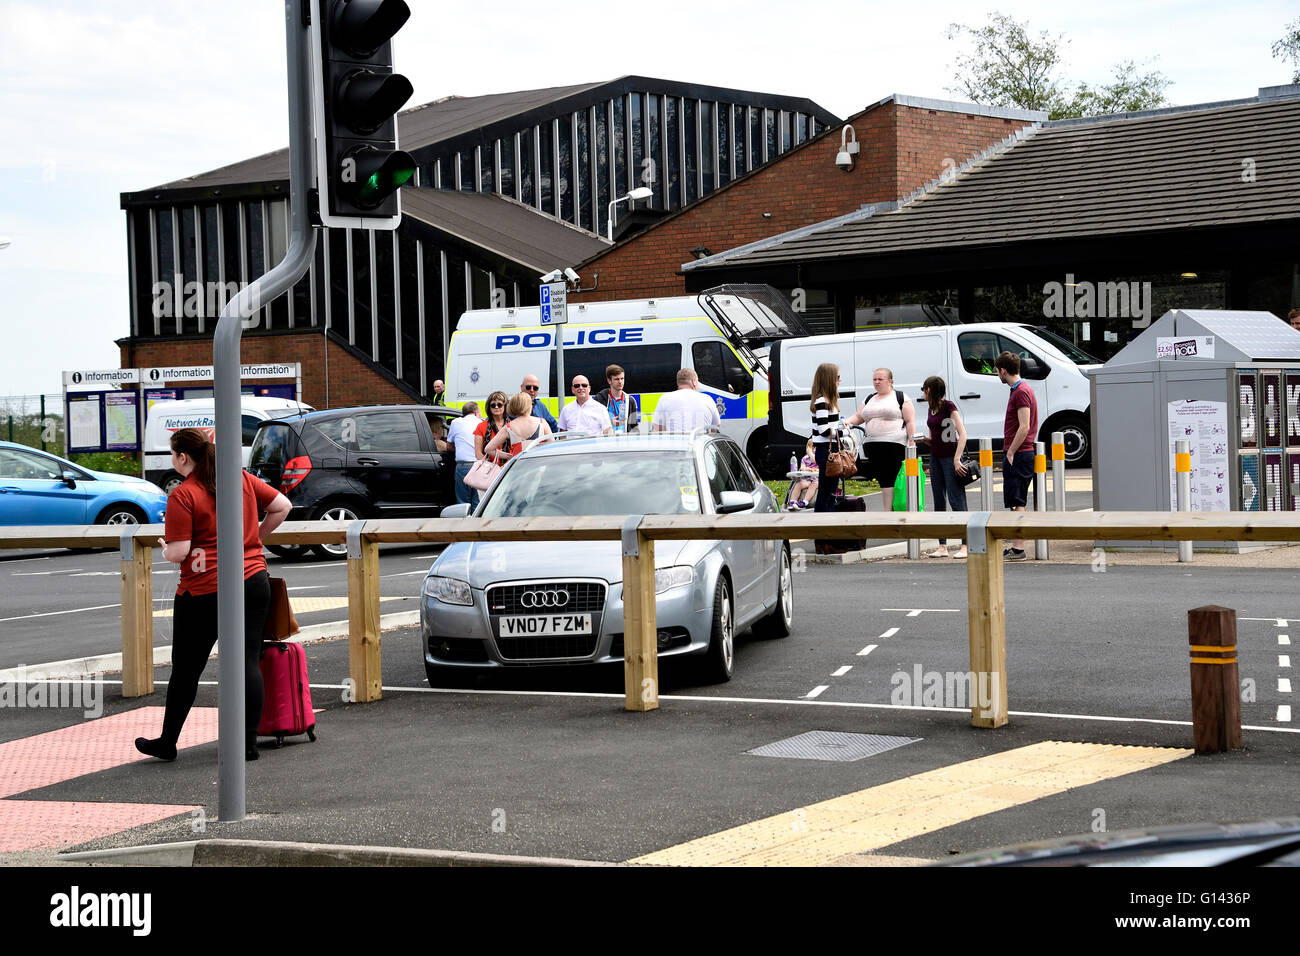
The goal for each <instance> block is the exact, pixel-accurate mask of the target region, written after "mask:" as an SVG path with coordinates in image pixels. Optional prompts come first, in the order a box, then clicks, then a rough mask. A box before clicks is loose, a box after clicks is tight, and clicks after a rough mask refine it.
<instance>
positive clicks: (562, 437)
mask: <svg viewBox="0 0 1300 956" xmlns="http://www.w3.org/2000/svg"><path fill="white" fill-rule="evenodd" d="M598 437H600V436H598V435H597V434H596V433H595V432H578V431H567V432H551V433H550V434H549V435H543V436H542V437H541V438H539V439H537V441H536V443H535V444H534V446H533V447H536V446H537V445H540V444H541V443H542V442H544V441H573V440H574V439H578V438H598Z"/></svg>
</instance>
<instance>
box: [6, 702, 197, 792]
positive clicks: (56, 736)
mask: <svg viewBox="0 0 1300 956" xmlns="http://www.w3.org/2000/svg"><path fill="white" fill-rule="evenodd" d="M162 720H163V708H161V707H140V708H138V709H136V710H128V711H125V712H123V713H120V714H114V715H113V716H111V717H101V718H99V719H97V720H86V721H82V722H81V723H77V724H73V725H72V726H70V727H61V728H59V729H58V730H51V731H49V732H48V733H44V734H36V735H35V736H33V737H23V738H21V739H19V740H11V741H8V742H6V743H3V744H0V797H9V796H12V795H14V794H16V793H24V792H26V791H28V790H35V789H37V788H38V787H48V786H50V785H51V784H55V783H61V782H62V781H64V780H71V779H73V778H74V777H81V776H84V775H85V774H88V773H98V772H99V771H101V770H109V769H111V768H113V767H120V766H122V765H124V764H128V763H135V762H136V761H139V760H152V759H153V758H152V757H146V756H145V755H144V754H142V753H140V752H139V751H138V750H136V749H135V738H136V737H157V736H158V734H159V732H160V731H161V730H162ZM216 739H217V708H215V707H195V708H194V709H193V710H191V711H190V716H189V719H188V720H186V721H185V729H184V730H183V731H182V732H181V739H180V741H179V743H178V744H177V749H178V750H184V749H185V748H186V747H197V746H198V745H200V744H206V743H210V742H212V741H214V740H216Z"/></svg>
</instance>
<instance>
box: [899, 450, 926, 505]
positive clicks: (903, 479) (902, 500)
mask: <svg viewBox="0 0 1300 956" xmlns="http://www.w3.org/2000/svg"><path fill="white" fill-rule="evenodd" d="M918 461H919V459H918ZM917 470H918V472H919V474H918V475H917V479H916V510H917V511H924V510H925V469H924V468H922V467H921V466H920V465H919V464H918V465H917ZM894 510H895V511H906V510H907V464H906V462H904V464H903V465H902V466H901V467H899V469H898V475H897V477H895V478H894Z"/></svg>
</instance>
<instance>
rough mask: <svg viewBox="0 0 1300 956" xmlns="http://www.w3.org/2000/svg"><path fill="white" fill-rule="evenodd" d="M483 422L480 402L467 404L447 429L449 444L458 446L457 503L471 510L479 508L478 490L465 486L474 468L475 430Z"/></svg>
mask: <svg viewBox="0 0 1300 956" xmlns="http://www.w3.org/2000/svg"><path fill="white" fill-rule="evenodd" d="M482 421H483V419H481V418H479V417H478V402H466V403H465V405H464V407H462V408H461V410H460V418H458V419H456V420H455V421H454V422H452V423H451V427H450V428H448V429H447V441H448V443H449V444H452V445H455V446H456V501H457V502H459V503H460V504H468V505H469V506H470V508H471V509H472V508H477V507H478V489H477V488H471V487H469V485H467V484H465V476H466V475H468V474H469V470H470V469H471V468H472V467H474V462H475V455H474V429H476V428H478V426H479V425H480V424H481V423H482Z"/></svg>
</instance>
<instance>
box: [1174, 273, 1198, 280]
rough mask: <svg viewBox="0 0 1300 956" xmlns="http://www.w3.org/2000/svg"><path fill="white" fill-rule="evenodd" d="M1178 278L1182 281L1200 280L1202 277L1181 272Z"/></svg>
mask: <svg viewBox="0 0 1300 956" xmlns="http://www.w3.org/2000/svg"><path fill="white" fill-rule="evenodd" d="M1178 278H1180V279H1199V278H1200V276H1198V275H1197V274H1196V273H1195V272H1180V273H1178Z"/></svg>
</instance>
